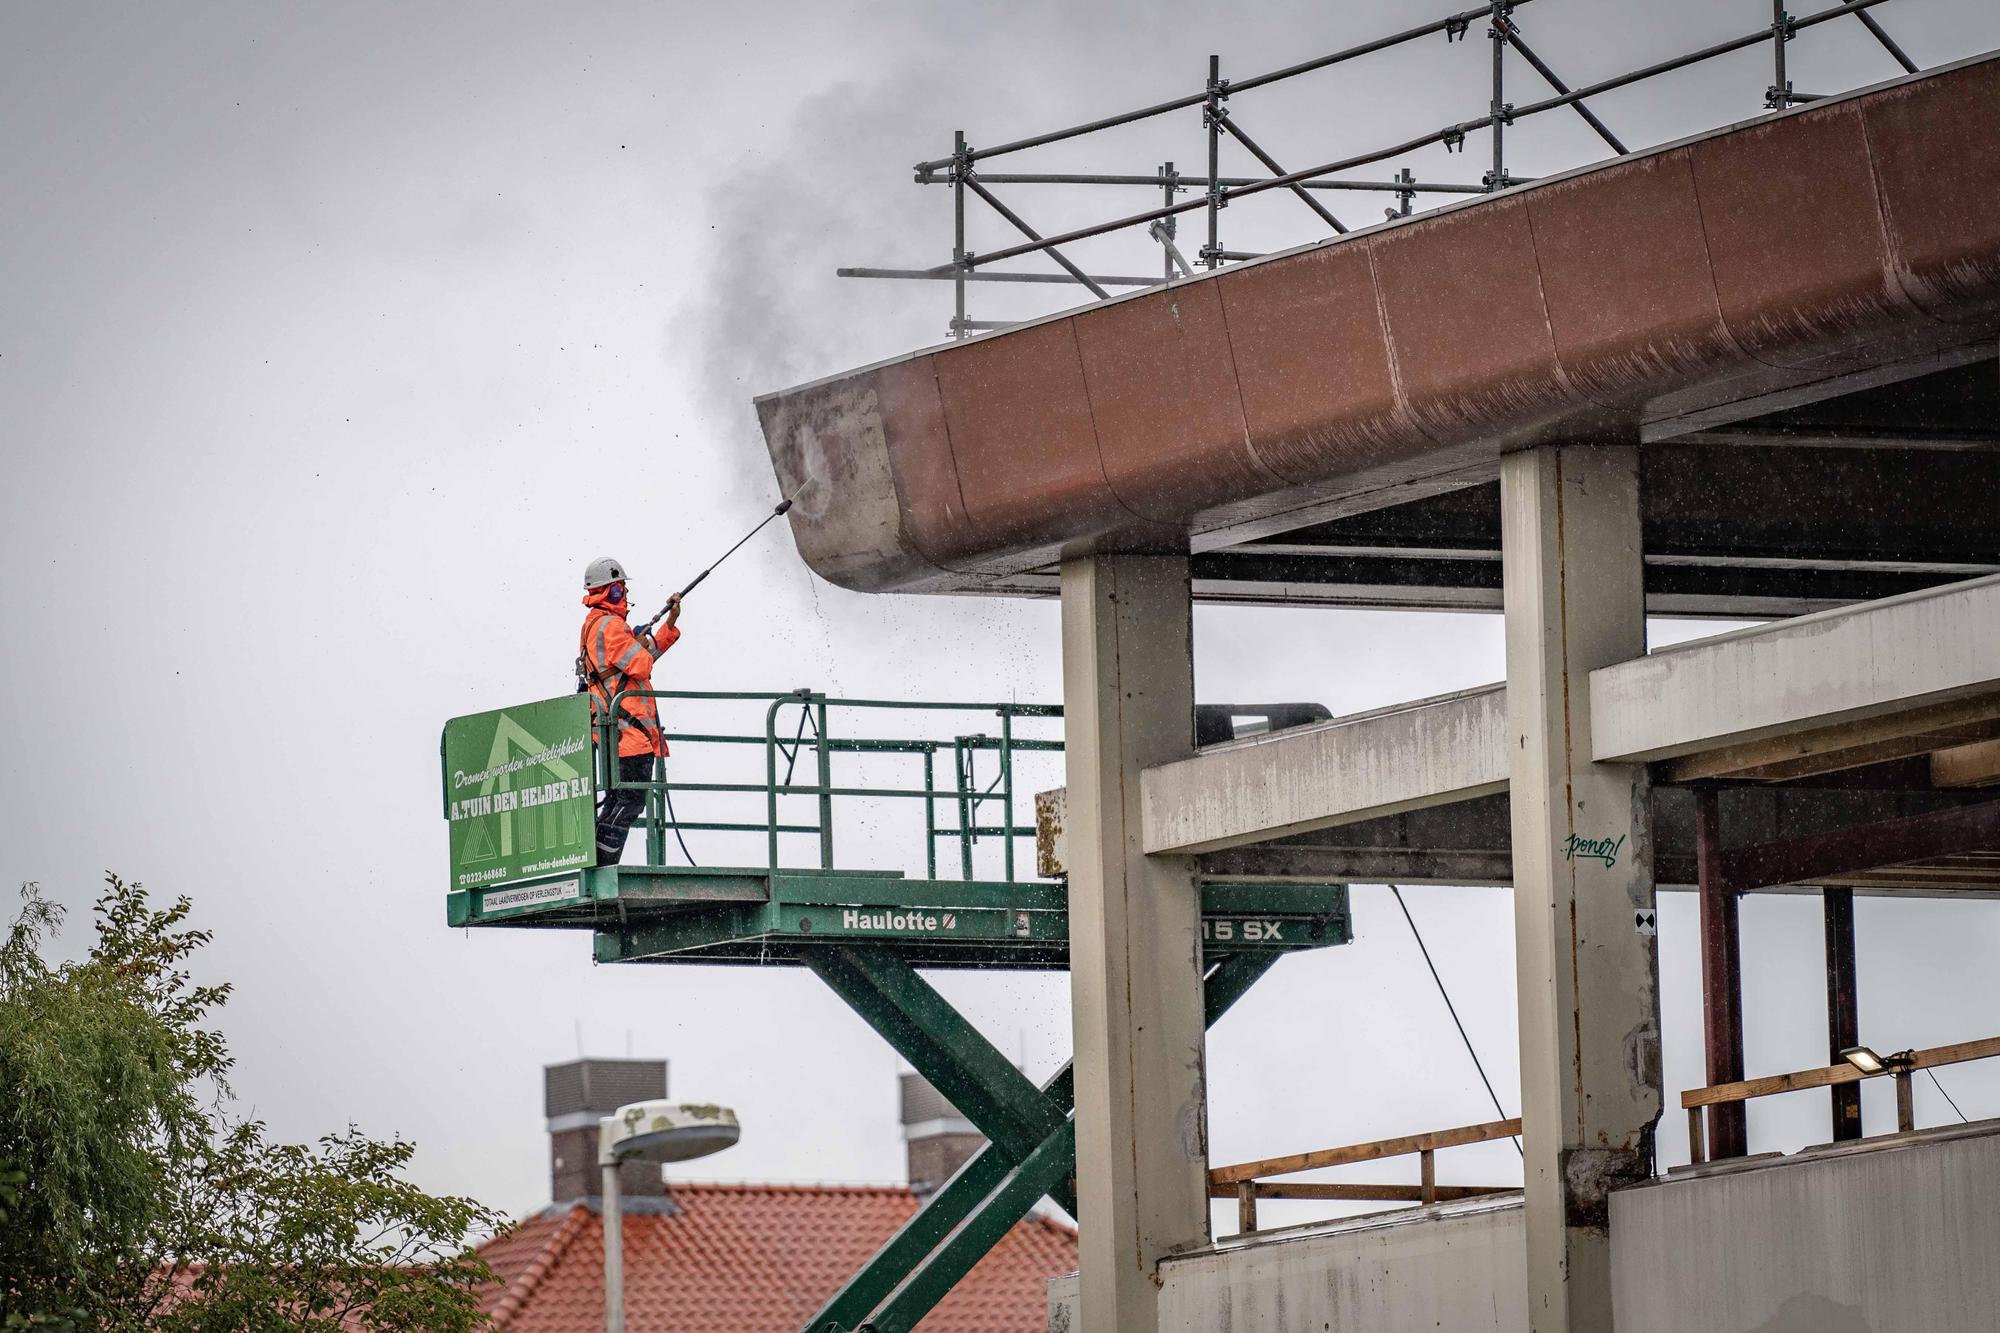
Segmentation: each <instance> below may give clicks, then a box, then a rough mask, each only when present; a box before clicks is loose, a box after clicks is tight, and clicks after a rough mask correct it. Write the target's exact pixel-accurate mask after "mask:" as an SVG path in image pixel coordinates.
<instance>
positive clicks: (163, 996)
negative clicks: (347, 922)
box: [0, 876, 502, 1333]
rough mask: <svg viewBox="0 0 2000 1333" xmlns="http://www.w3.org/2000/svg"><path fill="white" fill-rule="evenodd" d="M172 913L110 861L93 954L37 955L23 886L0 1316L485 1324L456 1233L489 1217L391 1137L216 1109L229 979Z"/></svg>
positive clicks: (4, 1076) (486, 1223)
mask: <svg viewBox="0 0 2000 1333" xmlns="http://www.w3.org/2000/svg"><path fill="white" fill-rule="evenodd" d="M190 910H191V907H190V904H189V902H188V900H187V899H186V898H185V897H183V898H179V899H177V900H176V901H175V902H174V903H173V904H172V905H171V906H169V907H166V908H164V909H160V908H156V907H154V906H153V905H152V903H151V902H150V901H149V900H148V898H147V895H146V893H145V890H144V889H143V888H142V887H141V886H140V885H138V884H128V883H126V882H125V881H123V880H121V879H119V878H118V877H116V876H107V877H106V887H105V890H104V892H103V894H102V895H101V896H100V898H99V899H98V902H97V907H96V917H95V925H96V931H95V938H94V940H93V942H92V945H91V948H90V951H89V953H88V954H87V955H86V956H85V957H84V958H82V959H80V960H75V961H70V962H64V963H60V964H53V965H52V964H50V963H48V962H47V961H46V960H45V958H44V954H45V951H46V950H47V948H48V947H49V944H50V941H51V938H52V936H53V934H54V932H55V931H56V930H57V928H58V927H59V926H60V924H61V921H62V909H61V908H60V907H59V906H57V905H56V904H54V903H51V902H49V901H48V900H47V899H46V898H44V897H43V896H42V894H41V893H40V892H39V890H38V889H37V888H36V887H35V886H34V885H32V884H31V885H27V886H25V887H24V888H23V891H22V908H21V911H20V914H19V915H18V917H17V918H16V920H15V922H14V924H13V926H12V928H11V929H10V930H9V932H8V934H7V936H6V938H5V940H4V941H0V1326H4V1327H6V1328H10V1329H11V1328H45V1329H49V1330H52V1333H53V1331H54V1330H60V1329H64V1328H83V1327H88V1328H101V1329H114V1330H132V1331H134V1333H137V1331H138V1330H146V1331H147V1333H223V1331H224V1330H230V1331H233V1333H264V1330H272V1331H273V1333H275V1331H276V1330H279V1329H285V1330H296V1329H303V1330H308V1331H309V1333H334V1331H335V1330H341V1329H350V1330H351V1329H381V1330H405V1329H409V1330H416V1329H423V1330H441V1331H443V1333H450V1331H451V1330H459V1329H472V1328H477V1327H481V1326H482V1325H483V1322H484V1321H483V1318H482V1317H481V1316H480V1315H479V1313H478V1300H477V1293H478V1289H479V1287H480V1285H481V1284H482V1283H484V1282H486V1281H488V1280H490V1274H489V1273H488V1272H487V1270H486V1267H485V1265H484V1264H483V1263H482V1262H481V1261H480V1260H479V1259H478V1258H477V1256H476V1255H474V1254H472V1253H471V1252H470V1251H469V1250H468V1249H467V1248H466V1244H467V1241H468V1240H469V1239H474V1238H477V1237H479V1236H483V1235H486V1234H491V1233H492V1232H494V1231H495V1230H497V1229H498V1228H499V1227H500V1226H501V1225H502V1219H501V1218H500V1217H499V1215H498V1214H496V1213H493V1212H492V1211H490V1210H488V1209H486V1208H483V1207H481V1206H480V1205H479V1204H477V1203H475V1202H474V1201H472V1200H470V1199H462V1198H449V1197H446V1198H436V1197H432V1196H430V1195H428V1194H426V1193H424V1192H423V1191H422V1190H420V1189H418V1188H417V1187H416V1186H414V1185H412V1184H410V1183H408V1182H407V1181H406V1180H405V1179H403V1177H402V1174H401V1173H402V1171H403V1169H404V1168H405V1167H406V1166H407V1165H408V1163H409V1161H410V1157H411V1155H412V1153H413V1152H414V1147H413V1146H412V1145H411V1144H409V1143H406V1142H404V1141H402V1140H401V1139H394V1140H391V1141H388V1142H380V1141H377V1140H374V1139H370V1138H369V1137H367V1136H366V1135H364V1134H362V1133H361V1132H360V1131H358V1130H356V1129H354V1128H352V1127H351V1126H350V1127H349V1128H348V1129H347V1130H346V1131H345V1132H343V1133H339V1134H332V1135H328V1136H326V1137H325V1138H322V1139H321V1140H319V1142H318V1143H317V1144H316V1145H304V1144H286V1143H273V1142H271V1141H269V1139H268V1138H267V1137H266V1133H265V1127H264V1126H263V1125H262V1124H261V1123H258V1122H255V1121H244V1122H236V1121H232V1120H231V1119H230V1117H229V1116H228V1114H227V1111H226V1107H227V1105H228V1097H229V1086H228V1075H229V1071H230V1067H231V1060H230V1056H229V1053H228V1048H227V1046H226V1045H225V1043H224V1042H223V1039H222V1036H221V1034H220V1033H219V1032H218V1031H216V1030H215V1028H214V1027H213V1021H214V1017H215V1011H216V1010H217V1009H218V1008H220V1007H221V1006H222V1004H223V1003H224V1002H225V1001H226V1000H227V999H228V997H229V987H228V986H226V985H216V986H204V985H198V984H196V983H195V982H194V980H193V978H192V976H191V975H190V973H189V971H188V964H189V960H190V959H191V958H192V957H193V956H194V955H195V954H196V952H197V951H198V950H199V949H200V948H201V947H202V946H203V945H204V944H206V943H207V942H208V941H209V938H210V937H209V934H208V932H206V931H201V930H195V929H192V928H190V927H189V926H188V925H187V920H188V916H189V913H190Z"/></svg>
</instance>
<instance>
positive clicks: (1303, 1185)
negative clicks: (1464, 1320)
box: [1208, 1182, 1521, 1231]
mask: <svg viewBox="0 0 2000 1333" xmlns="http://www.w3.org/2000/svg"><path fill="white" fill-rule="evenodd" d="M1520 1188H1521V1187H1520V1186H1519V1185H1438V1186H1436V1187H1435V1192H1436V1195H1437V1202H1439V1203H1449V1202H1450V1201H1452V1200H1453V1199H1477V1198H1483V1197H1485V1196H1486V1195H1488V1194H1511V1193H1515V1192H1517V1191H1519V1190H1520ZM1208 1192H1209V1197H1211V1198H1216V1199H1236V1200H1238V1201H1239V1202H1238V1220H1239V1222H1240V1221H1241V1217H1242V1214H1241V1199H1242V1196H1241V1195H1240V1194H1238V1193H1237V1186H1235V1185H1210V1186H1209V1187H1208ZM1423 1194H1424V1187H1423V1186H1421V1185H1342V1184H1333V1183H1324V1184H1322V1183H1317V1182H1294V1183H1291V1184H1265V1183H1262V1182H1259V1183H1258V1185H1257V1197H1258V1198H1259V1199H1341V1200H1346V1201H1348V1202H1350V1203H1422V1202H1424V1197H1423ZM1243 1229H1244V1230H1245V1231H1254V1230H1256V1228H1255V1227H1254V1226H1251V1227H1244V1228H1243Z"/></svg>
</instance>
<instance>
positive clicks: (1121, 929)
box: [1062, 555, 1208, 1333]
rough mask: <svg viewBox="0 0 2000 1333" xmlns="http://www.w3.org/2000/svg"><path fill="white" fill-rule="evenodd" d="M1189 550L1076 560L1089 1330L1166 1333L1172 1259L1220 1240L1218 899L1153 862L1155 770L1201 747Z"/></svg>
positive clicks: (1076, 959) (1072, 675)
mask: <svg viewBox="0 0 2000 1333" xmlns="http://www.w3.org/2000/svg"><path fill="white" fill-rule="evenodd" d="M1191 607H1192V599H1191V597H1190V595H1189V588H1188V562H1187V557H1185V556H1157V555H1101V556H1077V557H1073V558H1071V559H1068V560H1065V561H1064V562H1063V566H1062V642H1063V709H1064V718H1063V737H1064V740H1065V743H1066V744H1065V756H1064V766H1065V769H1066V771H1067V776H1068V786H1067V788H1066V791H1067V810H1066V812H1065V818H1066V821H1067V825H1068V829H1067V831H1068V847H1067V852H1068V869H1069V921H1070V1018H1071V1025H1072V1028H1073V1030H1074V1041H1075V1045H1074V1049H1075V1052H1076V1057H1075V1065H1076V1165H1077V1202H1078V1205H1079V1207H1080V1208H1081V1209H1082V1230H1081V1231H1080V1233H1079V1235H1078V1242H1077V1249H1078V1259H1079V1268H1080V1272H1081V1274H1082V1277H1081V1283H1080V1286H1081V1302H1082V1320H1081V1324H1082V1327H1084V1328H1088V1329H1091V1330H1104V1333H1156V1329H1157V1326H1158V1321H1159V1315H1158V1305H1159V1275H1158V1271H1157V1270H1158V1265H1159V1261H1160V1259H1161V1258H1162V1257H1163V1256H1164V1255H1167V1254H1169V1253H1172V1252H1175V1251H1178V1250H1185V1249H1189V1248H1191V1247H1194V1246H1197V1245H1201V1244H1205V1243H1206V1242H1207V1240H1208V1121H1207V1110H1206V1106H1207V1102H1206V1091H1205V1088H1204V1084H1203V1078H1202V1063H1203V1061H1202V1056H1203V1039H1204V1032H1205V1029H1206V1023H1205V1021H1204V1018H1203V1012H1202V984H1201V901H1200V894H1199V891H1198V889H1197V887H1196V883H1195V876H1194V866H1193V863H1192V861H1191V860H1190V859H1189V858H1187V857H1184V856H1147V855H1146V854H1145V851H1144V850H1143V849H1142V848H1141V846H1140V839H1139V827H1140V817H1139V774H1140V772H1141V771H1142V770H1143V769H1145V768H1147V767H1149V766H1151V765H1155V764H1160V763H1165V762H1168V761H1171V760H1175V759H1179V758H1182V757H1184V756H1186V755H1188V754H1189V753H1191V752H1192V751H1193V749H1194V667H1193V661H1192V657H1191V653H1190V626H1191V621H1190V612H1191Z"/></svg>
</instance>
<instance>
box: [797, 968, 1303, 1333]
mask: <svg viewBox="0 0 2000 1333" xmlns="http://www.w3.org/2000/svg"><path fill="white" fill-rule="evenodd" d="M1277 957H1278V956H1277V955H1276V954H1269V953H1263V954H1257V953H1242V954H1231V955H1229V956H1227V957H1224V958H1223V959H1222V960H1221V961H1220V962H1218V963H1217V964H1215V966H1214V967H1212V968H1211V969H1209V971H1208V974H1207V976H1206V978H1205V979H1204V983H1203V987H1202V1016H1203V1020H1204V1022H1205V1023H1206V1024H1207V1025H1208V1026H1210V1027H1213V1026H1214V1025H1215V1022H1216V1020H1217V1019H1219V1018H1221V1017H1222V1015H1223V1014H1225V1013H1227V1012H1228V1011H1229V1008H1230V1006H1231V1005H1233V1004H1235V1003H1236V1001H1237V1000H1239V999H1241V998H1242V997H1243V995H1244V993H1245V992H1247V991H1248V990H1249V989H1250V987H1251V986H1253V985H1255V984H1256V982H1257V981H1258V979H1259V978H1261V977H1262V976H1263V975H1264V973H1265V972H1267V971H1269V970H1270V967H1271V965H1272V964H1273V963H1274V962H1276V961H1277ZM822 975H825V974H824V973H823V974H822ZM911 977H912V978H913V979H915V980H916V981H917V983H918V984H919V985H921V986H923V988H924V990H925V991H928V992H929V993H930V995H931V996H932V997H934V998H935V1000H936V1004H937V1005H938V1006H942V1007H943V1008H944V1009H946V1010H947V1011H949V1009H950V1007H949V1005H947V1004H945V1001H944V1000H943V998H942V997H939V996H937V993H936V992H935V991H932V990H930V988H929V986H928V985H927V984H925V983H923V981H922V979H921V978H917V977H915V973H914V971H912V972H911ZM900 984H901V983H892V987H895V986H899V985H900ZM835 990H836V991H837V992H838V993H839V994H840V995H841V998H842V999H847V1000H849V1003H850V1004H852V1003H854V1001H853V1000H852V999H851V998H850V997H849V993H848V990H846V989H843V987H842V986H836V987H835ZM855 1010H856V1012H857V1013H860V1014H861V1016H862V1017H863V1018H864V1019H867V1020H868V1021H869V1023H870V1025H871V1026H876V1030H877V1031H880V1032H881V1033H882V1035H883V1036H884V1037H885V1038H887V1039H888V1040H889V1041H890V1043H891V1044H892V1045H895V1046H896V1047H897V1049H898V1050H899V1051H901V1050H903V1046H902V1044H901V1043H902V1041H903V1040H904V1039H905V1038H906V1033H904V1032H903V1031H901V1030H900V1026H899V1025H898V1024H896V1023H894V1022H891V1023H890V1024H889V1026H888V1027H887V1028H884V1027H883V1026H881V1025H878V1024H877V1023H876V1016H877V1015H878V1014H879V1013H880V1010H879V1009H878V1007H877V1006H875V1005H874V1004H873V1003H872V1002H870V1001H867V1000H864V1001H863V1003H862V1004H857V1005H855ZM932 1012H933V1013H935V1010H933V1011H932ZM951 1012H952V1018H953V1019H955V1020H956V1024H959V1025H963V1031H964V1032H967V1033H970V1034H971V1039H972V1040H973V1041H975V1042H977V1043H979V1044H981V1045H986V1042H985V1038H983V1037H980V1036H979V1034H978V1033H977V1031H976V1030H974V1029H973V1028H972V1027H971V1025H970V1024H967V1023H965V1020H964V1019H963V1017H962V1016H959V1015H957V1014H956V1012H955V1011H951ZM954 1026H956V1025H954ZM987 1049H988V1050H991V1049H992V1048H991V1046H990V1045H987ZM994 1054H995V1055H998V1052H994ZM905 1058H909V1059H910V1062H911V1063H912V1064H913V1065H916V1066H917V1069H918V1072H919V1073H922V1074H924V1076H925V1077H926V1078H932V1075H931V1073H930V1071H929V1070H928V1069H926V1068H925V1067H924V1064H922V1063H919V1061H918V1060H916V1059H915V1058H912V1057H910V1056H909V1054H908V1053H907V1052H906V1053H905ZM928 1058H929V1057H928V1056H927V1057H926V1059H928ZM1002 1058H1003V1059H1004V1057H1002ZM1009 1068H1010V1069H1011V1066H1009ZM1015 1073H1016V1075H1017V1077H1018V1071H1015ZM1021 1081H1022V1082H1023V1083H1025V1082H1026V1079H1025V1078H1023V1079H1022V1080H1021ZM932 1082H933V1084H934V1085H937V1080H936V1079H935V1078H932ZM1028 1086H1029V1087H1030V1088H1031V1089H1033V1085H1032V1084H1029V1085H1028ZM1033 1090H1034V1092H1035V1094H1036V1096H1037V1098H1038V1099H1039V1100H1040V1102H1041V1103H1042V1104H1043V1105H1044V1106H1045V1107H1047V1108H1048V1109H1049V1110H1051V1111H1053V1112H1054V1113H1055V1114H1056V1115H1057V1116H1058V1117H1059V1122H1058V1123H1057V1124H1056V1125H1055V1126H1054V1127H1053V1128H1051V1129H1050V1130H1049V1131H1048V1132H1047V1133H1046V1134H1044V1135H1042V1136H1041V1137H1040V1138H1039V1139H1038V1140H1037V1141H1036V1142H1034V1143H1033V1144H1031V1145H1029V1146H1028V1148H1027V1149H1026V1150H1025V1151H1021V1150H1019V1147H1018V1145H1012V1146H1010V1145H1008V1144H1004V1143H1002V1142H1001V1141H999V1140H998V1139H995V1138H993V1137H992V1136H991V1135H989V1136H988V1142H987V1144H986V1146H985V1147H984V1148H982V1149H980V1150H979V1152H977V1153H976V1154H974V1155H973V1156H972V1158H971V1159H970V1160H968V1161H967V1162H966V1163H965V1165H963V1166H961V1167H960V1168H959V1169H958V1171H957V1172H956V1173H955V1174H954V1175H953V1176H952V1178H951V1179H950V1180H948V1181H946V1182H945V1184H944V1186H943V1187H942V1188H941V1189H939V1190H938V1191H937V1193H935V1194H933V1195H932V1196H931V1197H930V1198H929V1199H928V1200H927V1201H925V1203H924V1206H923V1207H921V1208H919V1209H918V1210H917V1212H916V1214H915V1215H914V1216H913V1217H911V1218H910V1220H909V1221H908V1222H905V1223H904V1224H903V1226H902V1227H901V1228H900V1229H899V1230H898V1231H897V1232H896V1234H895V1235H893V1236H891V1237H890V1238H889V1240H888V1241H887V1242H886V1243H885V1244H884V1245H883V1246H882V1248H881V1249H879V1250H877V1251H876V1252H875V1255H874V1257H873V1258H871V1259H870V1260H869V1261H868V1262H867V1264H865V1265H863V1267H862V1268H861V1270H860V1271H859V1272H857V1273H856V1274H855V1275H854V1276H853V1277H851V1278H849V1279H848V1280H847V1282H846V1284H845V1285H843V1286H842V1287H841V1289H840V1290H839V1291H838V1292H835V1293H834V1295H833V1297H832V1299H830V1300H829V1301H828V1302H827V1303H826V1305H825V1306H823V1307H822V1308H821V1309H820V1311H819V1313H817V1314H815V1315H814V1316H813V1317H812V1318H811V1319H810V1320H808V1321H807V1322H806V1324H805V1328H804V1333H908V1331H909V1330H911V1329H914V1328H915V1327H916V1326H917V1324H918V1322H919V1321H920V1320H922V1319H923V1317H924V1316H925V1315H927V1314H929V1313H930V1311H931V1310H932V1309H933V1308H935V1306H936V1305H937V1303H938V1302H939V1301H940V1300H942V1299H944V1297H945V1294H946V1293H947V1292H949V1291H950V1290H951V1289H952V1287H953V1286H954V1285H956V1284H957V1283H958V1281H959V1280H960V1279H961V1278H963V1277H964V1276H965V1275H966V1274H967V1273H969V1272H971V1271H972V1269H973V1267H974V1265H976V1264H977V1263H978V1262H979V1261H980V1259H982V1258H984V1257H985V1255H986V1254H987V1252H988V1251H990V1250H991V1249H992V1248H993V1247H994V1246H995V1245H997V1244H998V1243H999V1242H1000V1240H1001V1238H1002V1237H1004V1236H1005V1235H1006V1234H1007V1233H1008V1231H1010V1230H1011V1229H1012V1228H1013V1226H1014V1224H1015V1223H1017V1222H1019V1221H1020V1220H1021V1219H1022V1218H1023V1217H1026V1216H1027V1215H1028V1213H1029V1212H1030V1211H1032V1210H1033V1208H1034V1207H1035V1205H1036V1203H1038V1202H1039V1201H1040V1200H1041V1199H1042V1198H1043V1196H1045V1195H1046V1196H1048V1197H1051V1198H1054V1199H1055V1200H1056V1202H1058V1203H1060V1204H1062V1205H1063V1206H1064V1208H1065V1209H1066V1210H1068V1212H1069V1214H1070V1216H1072V1217H1075V1216H1076V1204H1075V1185H1074V1178H1075V1175H1076V1126H1075V1122H1074V1121H1073V1120H1071V1119H1070V1118H1069V1116H1070V1112H1071V1110H1072V1107H1073V1104H1074V1099H1075V1090H1074V1085H1073V1083H1072V1071H1071V1069H1070V1066H1068V1065H1064V1066H1063V1068H1062V1069H1061V1071H1059V1072H1058V1073H1057V1074H1056V1076H1055V1077H1054V1078H1052V1079H1050V1080H1049V1081H1048V1083H1047V1084H1045V1085H1044V1086H1043V1087H1041V1088H1040V1089H1033ZM940 1091H943V1088H942V1087H941V1086H940ZM946 1095H947V1096H949V1095H950V1094H949V1093H947V1094H946ZM959 1109H960V1110H964V1111H966V1112H967V1116H968V1118H971V1119H973V1122H974V1123H975V1124H978V1123H979V1121H978V1120H977V1118H976V1117H972V1115H971V1112H970V1110H969V1109H968V1108H966V1107H964V1106H963V1105H961V1106H960V1107H959Z"/></svg>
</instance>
